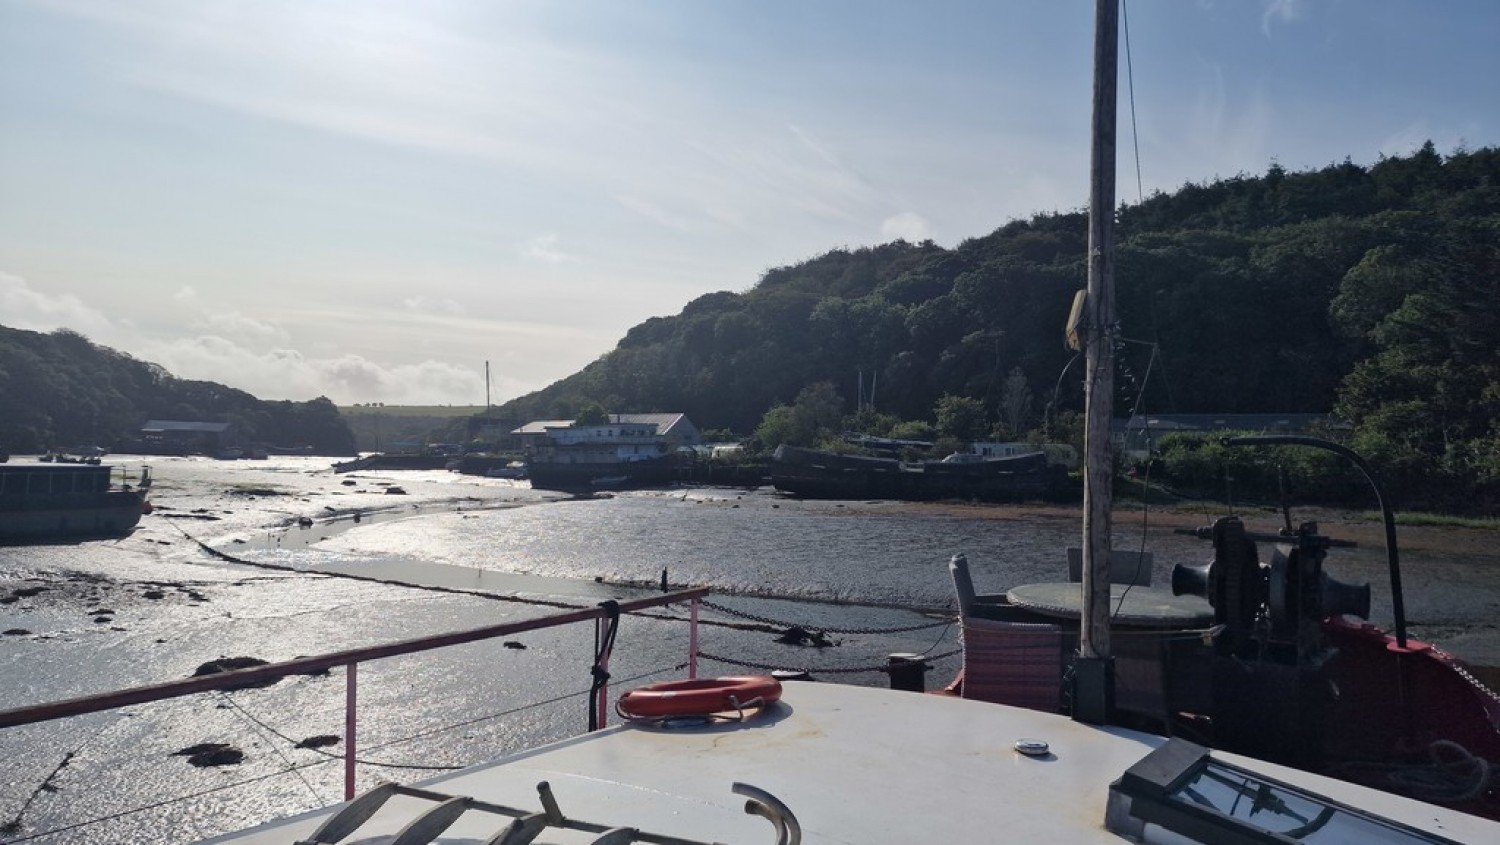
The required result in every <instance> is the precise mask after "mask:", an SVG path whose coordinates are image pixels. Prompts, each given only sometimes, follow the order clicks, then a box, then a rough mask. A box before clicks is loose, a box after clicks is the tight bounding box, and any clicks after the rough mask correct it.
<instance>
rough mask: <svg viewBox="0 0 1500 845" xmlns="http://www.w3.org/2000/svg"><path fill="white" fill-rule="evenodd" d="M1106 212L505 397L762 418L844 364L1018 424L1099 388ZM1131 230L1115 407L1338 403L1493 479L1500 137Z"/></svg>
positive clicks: (707, 317)
mask: <svg viewBox="0 0 1500 845" xmlns="http://www.w3.org/2000/svg"><path fill="white" fill-rule="evenodd" d="M1086 233H1087V223H1086V219H1085V215H1084V214H1083V213H1082V212H1078V213H1066V214H1047V215H1038V216H1036V217H1033V218H1032V219H1030V220H1023V221H1016V222H1012V223H1009V224H1007V225H1005V226H1002V227H1001V228H999V229H997V230H996V231H994V232H993V233H991V234H989V235H986V236H984V237H980V238H974V239H972V240H968V241H965V242H963V243H961V244H959V245H958V246H957V247H955V248H953V249H945V248H943V247H940V246H938V245H936V244H934V243H932V242H923V243H920V244H911V243H906V242H904V241H897V242H894V243H889V244H884V245H882V246H877V247H873V248H867V249H858V250H848V249H837V250H833V251H831V252H829V253H827V254H825V255H821V256H818V257H816V258H813V259H811V260H808V261H805V262H803V263H801V264H797V265H795V266H788V267H778V268H775V269H773V270H770V271H768V272H767V273H766V274H765V275H764V276H763V277H762V278H761V279H760V281H759V282H758V283H757V284H756V285H755V286H754V287H752V288H750V289H749V290H746V291H744V292H740V293H734V292H728V291H724V292H719V293H712V294H708V295H706V296H702V297H699V298H698V299H696V300H694V301H693V302H691V303H689V304H688V305H687V306H686V307H685V308H684V309H683V310H682V312H681V313H679V314H677V315H675V316H670V317H659V318H653V319H650V320H647V321H646V322H644V323H642V324H640V325H638V326H636V327H635V328H633V329H631V330H630V331H629V333H628V334H627V335H626V336H625V338H624V339H623V340H622V341H621V342H620V343H619V345H618V346H617V347H616V348H615V349H614V350H613V351H611V352H609V353H608V354H606V355H604V356H603V357H602V358H600V359H599V360H597V361H595V362H593V363H592V364H590V365H589V366H587V367H586V368H584V369H583V370H582V371H581V372H579V373H576V374H574V375H572V376H570V377H568V378H566V379H563V380H562V381H559V382H557V383H556V384H553V385H551V386H549V387H547V388H546V389H544V390H541V391H538V392H537V393H533V394H531V395H528V396H524V397H521V398H519V399H516V400H513V401H512V402H510V403H507V404H506V405H505V406H503V407H502V408H501V409H500V413H502V414H504V415H506V416H512V417H518V418H565V417H569V416H572V415H573V414H574V413H576V412H577V411H578V410H579V409H580V408H582V407H584V406H585V405H588V404H593V403H597V404H599V405H602V406H603V407H605V408H606V409H609V410H611V411H637V412H644V411H668V410H670V411H683V412H686V413H687V414H688V415H689V416H690V417H691V418H692V419H693V420H694V421H695V422H697V423H698V424H699V425H700V426H701V427H705V428H727V429H731V430H734V431H739V432H749V431H750V430H752V429H754V428H755V427H756V426H757V425H758V424H759V423H760V421H761V420H762V418H763V416H764V415H765V414H766V413H767V411H768V410H770V409H772V408H773V407H775V406H777V405H779V404H780V405H785V404H787V403H791V402H793V401H794V399H795V397H797V395H798V394H799V393H800V392H801V391H802V390H803V389H804V388H808V387H809V386H812V385H816V384H818V383H824V382H826V383H831V384H832V385H834V387H835V388H836V390H837V392H838V393H839V394H840V395H841V397H842V398H841V401H843V403H844V409H845V412H846V413H850V414H852V413H853V412H854V411H855V410H856V409H855V407H854V406H855V402H856V398H857V396H858V395H859V394H860V393H863V395H864V397H865V399H866V400H867V402H868V401H869V400H870V399H871V397H872V396H873V404H874V408H875V410H876V411H878V412H880V413H882V414H886V415H890V417H893V418H895V419H899V420H909V421H916V420H927V421H931V420H933V418H934V414H935V409H936V408H937V407H938V403H939V400H941V399H943V398H944V397H967V398H970V399H973V400H977V401H978V402H980V403H981V404H982V406H983V411H984V414H985V416H986V421H987V422H988V423H990V424H992V425H997V426H998V427H999V429H1000V430H1001V431H1002V433H1009V434H1011V435H1012V436H1020V435H1022V434H1024V433H1026V432H1028V431H1035V430H1037V429H1041V428H1044V427H1046V426H1047V425H1048V424H1049V423H1055V422H1056V420H1058V419H1064V418H1066V417H1067V414H1068V412H1070V411H1071V412H1076V411H1078V410H1079V409H1080V408H1081V405H1082V399H1083V391H1082V387H1081V384H1080V381H1079V376H1080V374H1081V369H1082V364H1081V362H1079V363H1077V364H1073V363H1072V361H1073V358H1074V353H1073V352H1071V351H1070V350H1068V349H1066V348H1064V345H1063V343H1062V329H1063V324H1064V321H1065V319H1066V316H1067V313H1068V309H1069V305H1070V303H1071V300H1072V297H1073V294H1074V291H1076V290H1078V289H1079V288H1081V287H1083V286H1084V283H1085V274H1086V264H1085V251H1086ZM1117 238H1118V252H1117V262H1118V263H1117V288H1118V293H1117V297H1118V311H1119V318H1120V333H1121V336H1122V337H1123V338H1124V342H1123V343H1122V346H1121V349H1120V351H1119V356H1118V357H1119V367H1120V372H1119V374H1118V377H1117V379H1116V383H1117V385H1118V389H1119V392H1120V395H1119V397H1118V399H1117V409H1121V410H1122V411H1124V412H1128V411H1130V410H1132V409H1139V410H1140V411H1142V412H1145V413H1168V412H1177V413H1254V412H1275V413H1289V412H1319V413H1335V414H1338V415H1339V416H1340V417H1341V418H1343V419H1344V420H1346V421H1347V422H1349V423H1351V424H1352V425H1354V426H1355V430H1356V433H1357V434H1356V438H1355V439H1356V443H1355V445H1356V447H1357V448H1360V449H1362V450H1364V451H1365V452H1367V453H1369V454H1371V455H1373V456H1374V457H1375V458H1376V459H1377V460H1379V461H1381V462H1382V463H1383V464H1384V465H1387V466H1391V467H1397V468H1401V472H1402V473H1404V475H1402V476H1401V477H1402V478H1403V479H1405V480H1407V481H1413V482H1414V483H1415V481H1423V480H1425V482H1431V481H1432V480H1433V479H1439V480H1441V481H1443V482H1453V483H1462V484H1463V485H1464V486H1465V488H1466V489H1469V490H1472V489H1473V487H1474V485H1481V486H1485V485H1487V486H1488V489H1490V490H1491V491H1493V489H1494V485H1495V484H1496V482H1497V478H1500V454H1497V450H1500V428H1497V424H1496V422H1495V420H1497V419H1500V151H1497V150H1495V149H1493V148H1485V149H1480V150H1475V151H1459V152H1455V153H1453V154H1452V155H1449V156H1447V157H1444V156H1442V155H1440V154H1438V153H1437V152H1436V151H1435V150H1434V149H1433V147H1432V145H1431V144H1428V145H1426V146H1424V147H1423V148H1422V149H1421V150H1419V151H1417V152H1415V153H1414V154H1412V155H1411V156H1406V157H1394V158H1383V159H1381V160H1380V161H1379V162H1377V163H1375V164H1373V165H1371V166H1368V167H1366V166H1360V165H1356V164H1353V163H1351V162H1348V161H1345V162H1343V163H1340V164H1334V165H1330V166H1328V167H1325V168H1323V169H1321V170H1313V171H1308V172H1302V173H1288V172H1286V171H1285V170H1283V169H1282V168H1280V167H1278V166H1274V165H1273V166H1272V167H1271V168H1270V169H1269V170H1268V171H1267V172H1266V174H1265V175H1263V176H1258V177H1251V176H1237V177H1234V178H1230V179H1220V180H1217V181H1214V182H1212V183H1209V184H1203V185H1186V186H1184V187H1182V188H1181V189H1179V190H1178V191H1176V192H1174V193H1172V194H1157V195H1155V196H1152V197H1150V198H1148V199H1147V200H1145V201H1144V202H1142V203H1140V204H1138V205H1132V206H1126V207H1123V208H1122V209H1121V210H1120V212H1119V229H1118V233H1117ZM1148 376H1149V377H1148ZM1017 396H1021V397H1034V401H1029V402H1022V403H1017V401H1016V397H1017ZM1002 423H1003V425H1002ZM1051 434H1052V436H1057V435H1056V432H1052V433H1051Z"/></svg>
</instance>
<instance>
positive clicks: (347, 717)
mask: <svg viewBox="0 0 1500 845" xmlns="http://www.w3.org/2000/svg"><path fill="white" fill-rule="evenodd" d="M708 593H709V590H708V588H707V587H698V588H695V589H691V590H682V591H680V592H676V593H668V594H666V595H661V596H652V597H650V598H643V599H634V600H632V601H623V602H620V605H619V612H620V613H634V612H636V611H639V610H646V609H648V608H652V607H661V606H663V605H668V604H679V603H682V602H688V603H689V604H690V606H691V612H692V616H691V620H690V621H691V626H692V631H691V634H690V635H689V643H688V676H689V677H693V678H696V677H697V676H698V603H699V601H700V600H702V599H703V598H704V597H705V596H707V595H708ZM607 613H608V611H606V609H605V608H603V607H589V608H582V609H579V610H574V611H570V612H568V613H558V614H553V615H551V616H541V617H538V618H535V619H524V620H521V621H519V622H505V623H502V624H499V625H487V626H485V627H482V628H470V629H468V630H465V631H454V632H452V633H448V634H435V635H433V636H428V637H417V638H415V639H410V640H402V641H399V642H394V643H387V644H385V645H378V646H369V647H366V648H353V649H349V650H347V651H336V652H333V653H331V654H320V655H316V656H313V657H299V658H297V659H296V660H288V661H285V662H282V663H268V664H266V665H265V666H256V667H253V668H250V669H239V670H236V671H233V672H223V673H220V674H215V675H205V676H203V677H199V678H188V679H186V680H181V681H171V682H169V683H164V684H153V685H151V686H144V687H132V688H130V689H123V690H116V691H114V692H107V693H100V694H98V695H87V696H83V697H81V698H70V699H65V700H63V701H53V702H49V703H47V704H35V705H32V706H30V707H17V708H14V709H11V710H0V729H3V728H13V727H18V726H20V725H31V724H36V723H37V722H49V721H52V720H54V719H63V718H67V717H69V716H83V715H86V714H88V713H100V712H103V711H105V710H114V709H116V708H119V707H126V706H128V705H131V704H144V703H146V702H151V701H162V700H164V699H168V698H180V697H182V696H185V695H192V694H194V693H199V692H208V691H210V690H222V689H229V688H234V687H241V686H245V685H248V684H253V683H256V682H258V681H270V680H277V679H280V678H284V677H286V676H288V675H308V674H312V673H313V672H321V671H324V670H327V669H332V668H334V667H335V666H343V667H345V669H346V671H345V679H346V685H347V686H346V695H345V702H344V733H345V737H344V797H345V799H346V800H347V799H352V798H353V797H354V765H355V759H354V752H355V744H356V743H355V730H356V727H357V720H356V718H355V711H356V705H357V703H358V686H357V678H358V674H359V672H358V668H357V667H358V665H359V664H360V663H361V662H363V661H370V660H380V659H382V658H386V657H397V656H400V655H403V654H415V653H417V652H421V651H431V650H432V649H437V648H446V647H448V646H455V645H463V644H465V643H472V642H478V641H480V640H488V639H493V638H495V637H503V636H509V635H511V634H519V633H523V632H526V631H536V630H540V629H542V628H555V627H558V626H561V625H571V624H573V623H575V622H586V621H588V620H590V619H592V620H594V621H595V622H596V623H598V622H599V621H601V620H603V619H604V618H605V617H606V615H607ZM603 697H604V696H601V698H603ZM599 708H600V710H599V712H600V725H601V726H602V725H603V724H604V716H605V715H606V714H605V712H604V711H605V708H604V706H603V704H602V703H601V704H599Z"/></svg>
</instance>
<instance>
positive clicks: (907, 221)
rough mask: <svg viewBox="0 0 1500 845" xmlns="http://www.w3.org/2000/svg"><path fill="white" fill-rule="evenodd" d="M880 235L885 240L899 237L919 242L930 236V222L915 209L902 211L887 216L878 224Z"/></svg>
mask: <svg viewBox="0 0 1500 845" xmlns="http://www.w3.org/2000/svg"><path fill="white" fill-rule="evenodd" d="M880 236H881V237H883V238H886V239H887V240H893V239H895V238H901V239H902V240H906V241H910V242H912V243H921V242H922V241H925V240H930V239H931V238H932V224H930V223H928V222H927V219H926V218H924V217H923V216H922V215H920V214H917V213H916V212H915V211H903V212H901V213H900V214H896V215H893V216H891V217H887V218H886V219H885V220H884V222H882V223H881V224H880Z"/></svg>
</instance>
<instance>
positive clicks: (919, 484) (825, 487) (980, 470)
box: [771, 445, 1067, 502]
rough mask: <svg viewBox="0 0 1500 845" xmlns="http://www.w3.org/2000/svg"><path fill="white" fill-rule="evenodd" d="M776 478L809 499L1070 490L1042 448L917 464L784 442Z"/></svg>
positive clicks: (993, 498) (989, 498) (1001, 498)
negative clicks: (1004, 455) (1001, 455)
mask: <svg viewBox="0 0 1500 845" xmlns="http://www.w3.org/2000/svg"><path fill="white" fill-rule="evenodd" d="M771 483H772V484H774V485H775V486H776V489H777V490H780V491H782V492H783V493H790V494H792V495H794V496H800V497H802V498H805V499H901V500H905V501H916V502H921V501H941V500H946V499H960V500H970V501H981V502H1016V501H1024V500H1030V499H1051V498H1057V497H1060V496H1061V495H1063V494H1064V492H1065V491H1066V490H1067V470H1066V469H1064V468H1063V467H1061V466H1057V465H1056V464H1053V463H1052V462H1051V461H1050V460H1049V459H1048V458H1047V456H1046V455H1045V454H1043V453H1041V452H1036V453H1033V454H1029V455H1017V456H1015V457H1008V458H994V459H990V460H984V461H973V462H966V463H947V462H943V461H924V462H922V463H916V464H912V463H903V462H901V461H898V460H896V459H895V458H873V457H865V456H861V455H842V454H839V453H836V452H827V451H823V450H821V449H804V448H801V447H797V446H785V445H783V446H778V447H777V449H776V453H775V455H774V456H773V457H772V459H771Z"/></svg>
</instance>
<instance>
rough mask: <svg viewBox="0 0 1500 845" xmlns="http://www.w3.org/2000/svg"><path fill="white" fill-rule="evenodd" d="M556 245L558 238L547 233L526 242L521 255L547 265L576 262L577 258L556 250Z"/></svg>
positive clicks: (558, 249)
mask: <svg viewBox="0 0 1500 845" xmlns="http://www.w3.org/2000/svg"><path fill="white" fill-rule="evenodd" d="M557 244H558V237H557V235H555V234H552V233H550V232H549V233H547V234H544V235H537V236H536V237H534V238H532V239H531V240H529V241H527V242H526V248H525V250H524V251H523V254H524V255H525V256H526V257H527V258H534V259H536V260H538V261H544V262H546V263H548V264H562V263H564V262H568V261H577V260H578V258H577V256H574V255H571V254H569V253H567V252H564V251H563V250H562V249H560V248H558V245H557Z"/></svg>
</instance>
